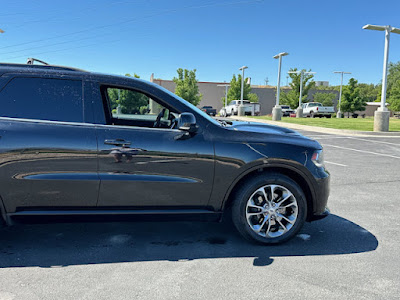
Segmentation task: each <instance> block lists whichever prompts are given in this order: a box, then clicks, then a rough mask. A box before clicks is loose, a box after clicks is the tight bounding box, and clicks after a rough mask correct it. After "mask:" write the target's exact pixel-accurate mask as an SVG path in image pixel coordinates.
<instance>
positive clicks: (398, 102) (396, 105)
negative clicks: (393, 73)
mask: <svg viewBox="0 0 400 300" xmlns="http://www.w3.org/2000/svg"><path fill="white" fill-rule="evenodd" d="M388 103H389V104H390V105H389V108H390V110H392V111H400V80H398V81H397V82H396V83H394V84H393V85H392V86H391V89H390V96H389V98H388Z"/></svg>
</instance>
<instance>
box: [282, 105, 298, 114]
mask: <svg viewBox="0 0 400 300" xmlns="http://www.w3.org/2000/svg"><path fill="white" fill-rule="evenodd" d="M281 108H282V116H284V117H289V116H290V114H293V113H295V111H294V110H293V109H291V108H290V106H289V105H281Z"/></svg>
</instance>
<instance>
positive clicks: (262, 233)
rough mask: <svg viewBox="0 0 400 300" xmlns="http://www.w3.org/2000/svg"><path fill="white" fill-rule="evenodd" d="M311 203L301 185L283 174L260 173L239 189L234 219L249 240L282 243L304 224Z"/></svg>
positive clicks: (233, 213)
mask: <svg viewBox="0 0 400 300" xmlns="http://www.w3.org/2000/svg"><path fill="white" fill-rule="evenodd" d="M306 215H307V204H306V199H305V196H304V193H303V191H302V190H301V188H300V187H299V185H298V184H297V183H296V182H295V181H293V180H292V179H290V178H289V177H287V176H285V175H282V174H279V173H269V174H262V175H258V176H257V177H254V178H252V179H251V180H249V181H247V182H246V183H245V184H244V185H243V186H241V187H240V188H239V190H238V191H237V193H236V195H235V199H234V202H233V206H232V220H233V223H234V224H235V227H236V228H237V230H238V231H239V232H240V233H241V235H242V236H244V237H245V238H246V239H248V240H250V241H253V242H257V243H261V244H267V245H268V244H279V243H282V242H285V241H287V240H289V239H291V238H292V237H293V236H294V235H296V234H297V233H298V232H299V230H300V229H301V227H302V226H303V224H304V222H305V219H306Z"/></svg>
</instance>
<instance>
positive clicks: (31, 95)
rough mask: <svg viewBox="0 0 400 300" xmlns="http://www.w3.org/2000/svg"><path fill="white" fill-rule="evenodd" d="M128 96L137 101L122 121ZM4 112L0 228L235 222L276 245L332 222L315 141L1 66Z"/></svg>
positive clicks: (116, 88)
mask: <svg viewBox="0 0 400 300" xmlns="http://www.w3.org/2000/svg"><path fill="white" fill-rule="evenodd" d="M120 94H124V95H126V97H128V98H129V99H134V100H133V101H129V102H126V103H124V106H123V108H122V109H121V111H120V112H117V111H115V107H117V106H118V104H119V103H118V96H119V95H120ZM0 103H1V109H0V132H1V139H0V154H1V164H0V225H1V224H2V223H3V221H4V222H5V223H6V224H8V225H12V223H13V222H14V221H18V220H22V219H24V220H32V219H35V220H39V221H44V220H46V221H48V220H52V219H53V220H56V221H60V220H65V218H67V217H68V218H72V217H79V220H81V221H82V220H93V219H96V220H100V219H101V220H102V221H105V220H115V219H116V218H118V217H120V218H121V219H122V220H126V219H129V218H132V219H135V218H137V217H138V215H142V216H143V215H146V216H152V217H153V218H155V219H156V220H158V219H160V218H162V216H165V215H168V216H170V217H174V218H173V219H174V220H175V219H178V218H179V217H182V216H184V217H185V218H188V217H191V218H198V219H200V220H208V221H220V220H221V219H222V217H223V216H226V217H228V218H231V219H232V221H233V224H234V227H236V229H237V230H238V231H239V232H240V233H241V234H242V235H243V236H244V237H245V238H247V239H249V240H251V241H255V242H258V243H261V244H277V243H281V242H284V241H287V240H289V239H290V238H292V237H293V236H295V235H296V234H297V233H298V232H299V230H300V229H301V228H302V226H303V224H304V222H305V221H313V220H317V219H321V218H323V217H325V216H326V215H327V214H329V211H328V210H327V208H326V204H327V201H328V195H329V178H330V176H329V173H328V172H327V171H326V169H325V166H324V161H323V150H322V147H321V145H320V144H319V143H318V142H317V141H315V140H312V139H310V138H308V137H305V136H303V135H301V134H299V133H297V132H295V131H293V130H290V129H286V128H282V127H278V126H272V125H267V124H260V123H251V122H238V121H232V122H226V121H223V120H221V121H218V120H216V119H214V118H211V117H210V116H209V115H207V114H206V113H204V112H203V111H202V110H200V109H199V108H197V107H195V106H194V105H192V104H190V103H189V102H187V101H185V100H183V99H182V98H180V97H178V96H177V95H175V94H173V93H172V92H170V91H168V90H166V89H164V88H163V87H160V86H158V85H156V84H153V83H151V82H147V81H144V80H141V79H137V78H133V77H132V78H129V77H121V76H112V75H103V74H97V73H91V72H86V71H81V70H78V69H74V68H68V67H57V66H51V65H46V66H39V65H19V64H0ZM0 235H1V232H0Z"/></svg>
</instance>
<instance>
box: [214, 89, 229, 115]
mask: <svg viewBox="0 0 400 300" xmlns="http://www.w3.org/2000/svg"><path fill="white" fill-rule="evenodd" d="M217 86H224V87H225V107H227V106H228V88H229V87H230V85H229V84H218V85H217ZM225 116H226V111H225V115H224V117H225Z"/></svg>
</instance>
